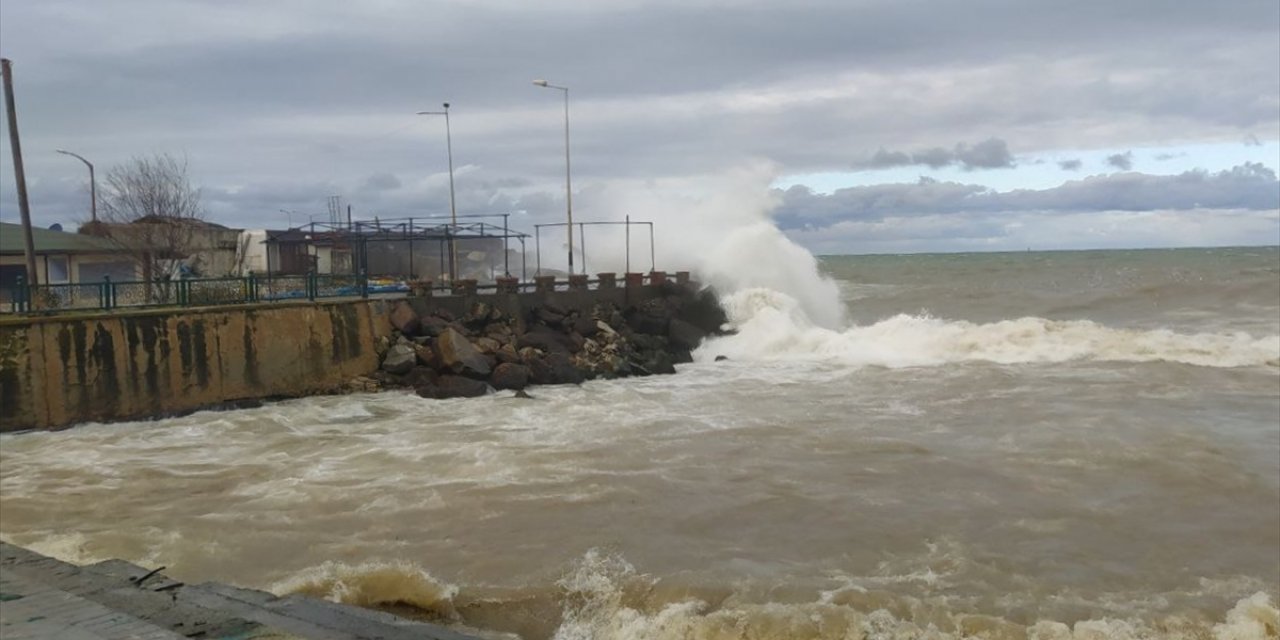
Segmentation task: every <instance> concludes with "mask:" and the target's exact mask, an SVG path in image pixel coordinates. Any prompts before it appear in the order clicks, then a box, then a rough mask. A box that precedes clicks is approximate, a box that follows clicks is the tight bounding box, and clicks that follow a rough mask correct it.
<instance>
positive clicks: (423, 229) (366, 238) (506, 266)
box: [265, 213, 529, 280]
mask: <svg viewBox="0 0 1280 640" xmlns="http://www.w3.org/2000/svg"><path fill="white" fill-rule="evenodd" d="M510 216H511V214H509V213H494V214H474V215H462V216H458V218H466V219H472V220H477V221H475V222H467V223H461V224H458V223H454V222H439V223H438V222H435V221H437V220H449V219H450V217H449V216H424V217H410V218H393V219H387V220H381V219H377V218H375V219H374V220H357V221H351V222H336V223H334V222H330V223H324V222H315V221H312V222H310V223H308V224H305V225H301V226H298V227H294V228H291V229H289V230H287V231H285V232H283V233H277V234H275V235H271V234H268V236H267V240H266V241H265V242H266V244H267V245H277V246H279V245H283V244H297V243H324V242H328V243H332V244H335V245H347V246H350V247H351V248H352V250H353V254H354V255H353V260H355V261H356V262H355V264H353V265H352V270H353V271H354V272H356V273H365V272H366V271H367V266H368V255H369V254H368V249H369V246H368V245H369V243H371V242H393V241H408V243H409V271H410V273H409V274H398V275H408V276H410V277H412V276H413V275H414V269H413V246H414V243H415V242H437V243H439V244H440V245H441V251H440V260H441V265H440V272H441V273H444V272H445V269H446V268H447V267H446V265H445V257H446V255H452V254H453V253H454V251H456V247H455V244H456V243H457V242H458V241H460V240H480V239H488V240H493V239H501V240H502V264H503V271H504V273H506V274H510V273H511V264H510V260H511V252H510V244H509V242H510V240H512V239H515V240H517V241H518V242H519V243H520V263H521V264H520V274H521V279H522V280H526V279H528V278H527V266H526V264H525V258H524V254H525V239H526V238H528V237H529V234H527V233H522V232H519V231H512V230H511V228H510V226H509V220H508V218H509V217H510ZM494 218H502V224H501V225H496V224H492V223H486V222H484V221H483V219H494ZM297 234H304V238H303V239H297ZM446 245H447V247H448V251H446V250H445V247H446ZM357 256H358V257H357ZM272 271H273V269H272V264H271V252H270V251H268V252H267V274H268V276H270V275H271V273H272ZM450 276H451V277H454V278H456V277H457V274H455V273H452V272H450Z"/></svg>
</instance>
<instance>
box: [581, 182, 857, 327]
mask: <svg viewBox="0 0 1280 640" xmlns="http://www.w3.org/2000/svg"><path fill="white" fill-rule="evenodd" d="M775 174H776V167H774V166H773V165H771V164H769V163H765V162H758V163H750V162H748V163H744V164H743V165H742V166H739V167H735V168H733V169H729V170H727V171H724V172H723V173H721V174H719V175H716V176H710V177H701V178H699V179H698V180H697V181H682V180H662V181H645V182H643V183H634V184H622V183H615V184H611V185H610V186H608V187H607V188H605V189H603V190H602V191H601V192H599V193H592V194H589V195H590V201H589V202H588V203H587V206H588V208H589V209H595V210H598V211H603V212H604V217H605V218H608V219H612V220H615V221H621V220H622V219H623V216H625V215H630V216H631V218H632V219H633V220H637V221H639V220H643V221H652V222H654V224H655V226H654V232H655V235H656V236H657V240H656V242H655V254H656V266H657V268H659V269H663V268H666V269H691V270H693V271H694V273H695V275H696V276H697V277H698V279H699V280H700V281H702V282H703V283H704V284H709V285H712V286H714V287H715V288H716V290H717V291H719V292H720V293H721V294H733V293H735V292H739V291H743V290H746V289H750V288H753V287H765V288H769V289H774V290H777V291H786V292H787V293H788V294H790V295H791V296H792V297H793V298H794V299H795V300H797V303H798V304H799V305H800V306H801V307H802V308H803V309H804V311H805V314H806V315H807V316H808V317H809V318H810V319H811V320H812V321H813V322H814V323H816V324H818V325H819V326H823V327H828V328H832V329H834V328H837V327H839V326H841V325H842V324H843V318H844V307H843V305H842V304H841V303H840V291H839V288H838V287H837V285H836V283H835V282H834V281H833V280H831V279H830V278H828V277H826V276H824V275H822V273H821V272H820V271H819V269H818V263H817V260H816V259H814V257H813V255H812V254H810V253H809V252H808V251H807V250H805V249H804V248H803V247H801V246H800V245H798V244H796V243H795V242H793V241H792V240H791V239H790V238H788V237H787V236H786V235H785V234H784V233H783V232H782V231H781V230H779V229H778V227H777V226H775V225H774V224H773V221H772V218H771V213H772V210H773V209H774V207H775V206H776V205H777V199H778V196H777V194H776V193H775V192H773V191H772V190H771V189H770V184H772V182H773V178H774V177H775ZM593 233H598V234H599V235H598V236H597V238H596V239H594V240H592V244H593V246H600V247H609V248H610V249H609V250H597V251H595V252H593V253H591V254H590V255H589V258H590V266H589V267H588V268H590V269H592V270H602V269H611V270H615V271H619V270H622V269H623V268H624V265H623V264H622V253H621V252H619V251H617V250H616V249H612V248H613V247H622V246H625V244H624V242H623V240H622V235H623V232H622V231H621V230H619V229H617V228H612V227H602V228H601V230H600V231H598V232H596V231H593ZM635 233H640V232H638V231H633V235H634V234H635ZM646 244H647V243H646V242H644V241H643V240H637V239H636V238H634V237H633V238H632V245H633V249H632V251H633V256H632V260H631V268H632V270H633V271H641V270H644V269H646V268H647V267H648V256H647V255H645V256H643V258H640V257H637V254H639V253H643V250H644V249H647V248H648V247H647V246H645V245H646ZM584 262H585V261H584Z"/></svg>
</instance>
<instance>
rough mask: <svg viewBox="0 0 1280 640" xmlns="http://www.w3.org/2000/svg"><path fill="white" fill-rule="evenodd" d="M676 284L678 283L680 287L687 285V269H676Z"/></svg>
mask: <svg viewBox="0 0 1280 640" xmlns="http://www.w3.org/2000/svg"><path fill="white" fill-rule="evenodd" d="M676 284H678V285H680V286H682V287H687V286H689V272H688V271H677V272H676Z"/></svg>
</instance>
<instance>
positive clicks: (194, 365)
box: [0, 274, 723, 431]
mask: <svg viewBox="0 0 1280 640" xmlns="http://www.w3.org/2000/svg"><path fill="white" fill-rule="evenodd" d="M635 275H638V274H635ZM656 275H660V274H656ZM625 285H626V286H624V285H623V283H614V282H608V281H606V282H601V283H596V288H588V287H587V286H586V283H585V281H576V282H572V281H571V282H570V283H569V286H568V287H564V286H560V287H557V285H556V283H555V282H554V281H551V280H546V279H543V280H542V282H540V283H539V285H538V286H537V287H536V289H535V290H533V291H522V290H521V289H519V288H517V287H504V286H499V287H498V288H497V289H496V291H495V292H494V293H478V292H477V291H476V290H475V289H474V288H465V287H464V288H462V289H460V290H458V291H455V292H454V295H449V296H423V295H416V296H415V295H410V296H406V297H400V298H382V299H345V300H327V301H318V302H307V301H299V302H297V303H274V304H271V305H262V304H253V305H234V306H223V307H205V308H169V309H151V310H134V311H114V312H96V313H88V314H83V315H56V316H11V317H6V318H3V319H0V431H16V430H23V429H35V428H58V427H64V426H68V425H72V424H77V423H81V422H89V421H112V420H128V419H139V418H148V417H157V416H165V415H174V414H180V413H184V412H189V411H193V410H197V409H201V408H207V407H216V406H219V405H227V404H235V403H243V402H254V401H258V400H262V399H269V398H284V397H298V396H306V395H314V394H324V393H336V392H342V391H347V390H373V389H377V388H383V387H389V386H390V387H394V386H410V387H414V388H417V389H418V390H419V393H420V394H421V395H424V396H430V397H449V396H456V395H476V394H477V393H478V392H484V391H485V390H487V389H488V388H489V387H488V385H490V384H492V385H493V386H494V387H496V388H512V389H515V388H522V387H523V386H524V384H529V383H533V384H538V383H542V384H555V383H565V382H579V381H581V380H582V379H585V378H589V377H596V376H615V375H632V374H643V373H650V372H653V373H657V372H664V371H668V370H670V367H671V365H672V364H674V363H675V362H678V361H679V360H681V358H682V355H683V354H687V352H688V350H690V349H691V348H692V347H693V346H696V340H698V339H700V337H701V335H703V334H705V333H706V332H707V331H711V330H714V329H715V328H716V327H718V322H720V321H722V320H721V319H722V318H723V316H722V314H719V307H718V305H716V304H715V302H714V297H713V296H710V294H708V293H705V292H704V293H703V294H699V293H698V290H697V285H695V284H692V283H689V282H688V281H687V278H681V279H680V280H679V281H678V282H677V281H669V280H666V279H665V278H662V277H650V278H648V279H647V281H641V280H638V279H634V278H632V279H631V280H630V281H628V282H626V283H625ZM602 314H603V316H602ZM481 316H483V317H481ZM673 327H674V329H673ZM601 332H604V333H606V334H615V335H617V336H618V337H616V338H608V339H606V338H605V337H597V336H596V334H598V333H601ZM584 334H585V335H584ZM442 335H443V340H442V339H441V336H442ZM623 338H625V340H624V339H623ZM588 341H590V342H588ZM691 342H692V344H691ZM591 345H594V346H591ZM588 347H590V348H588ZM584 350H585V353H584ZM397 355H398V356H400V357H401V359H402V360H404V359H405V356H406V355H408V356H409V357H408V358H407V360H408V362H407V363H402V364H399V365H397V364H395V362H394V357H395V356H397ZM388 358H393V362H392V363H391V366H387V365H388V362H387V361H388ZM464 360H465V361H466V363H464V362H463V361H464ZM405 364H407V367H406V366H405ZM428 365H429V366H428ZM504 365H509V366H504ZM428 371H430V373H428ZM499 371H500V372H501V373H502V374H503V375H504V376H506V377H499V378H497V379H495V378H494V377H493V376H494V374H495V373H498V372H499ZM406 376H408V377H406ZM511 376H515V377H514V378H512V377H511ZM521 377H523V378H524V380H523V381H520V378H521ZM509 380H516V381H515V382H508V381H509ZM428 383H430V384H431V385H432V386H433V387H434V389H427V388H426V385H427V384H428Z"/></svg>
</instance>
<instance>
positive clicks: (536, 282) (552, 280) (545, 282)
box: [533, 276, 556, 293]
mask: <svg viewBox="0 0 1280 640" xmlns="http://www.w3.org/2000/svg"><path fill="white" fill-rule="evenodd" d="M533 288H534V290H536V291H537V292H538V293H551V292H552V291H555V290H556V277H555V276H534V278H533Z"/></svg>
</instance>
